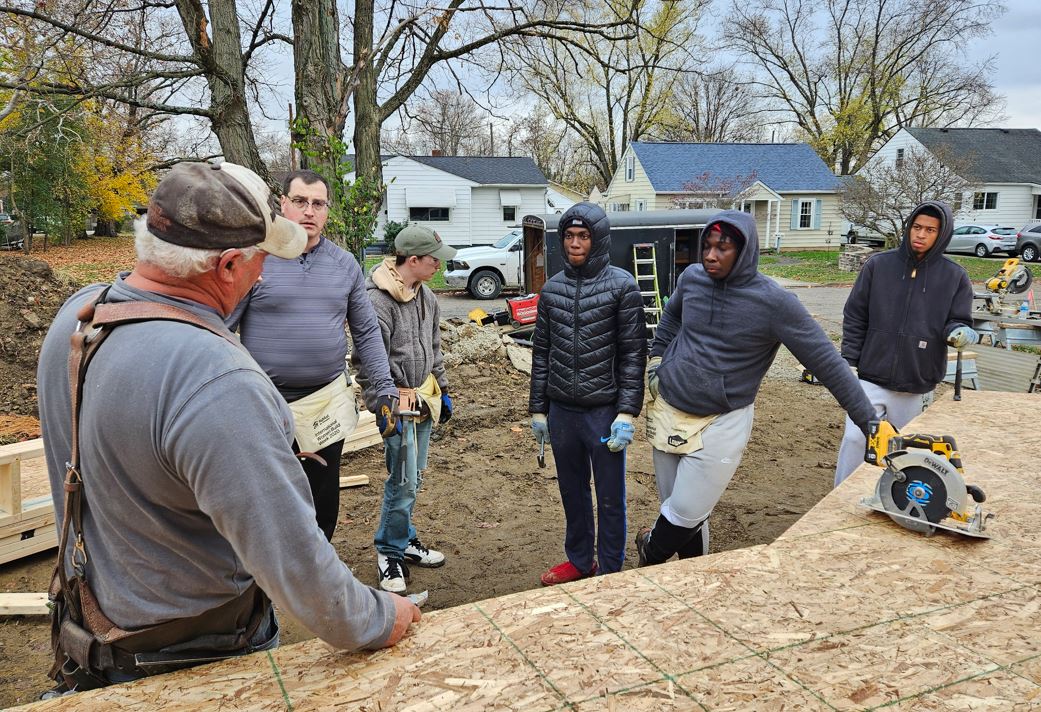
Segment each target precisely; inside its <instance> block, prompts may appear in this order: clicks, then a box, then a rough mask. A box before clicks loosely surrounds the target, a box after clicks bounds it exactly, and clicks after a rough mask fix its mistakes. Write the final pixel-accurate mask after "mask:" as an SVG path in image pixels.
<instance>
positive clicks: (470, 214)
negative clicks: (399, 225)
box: [347, 155, 548, 247]
mask: <svg viewBox="0 0 1041 712" xmlns="http://www.w3.org/2000/svg"><path fill="white" fill-rule="evenodd" d="M350 158H351V157H350V156H348V159H350ZM382 161H383V181H384V183H386V186H387V190H386V194H385V197H384V200H383V206H382V209H381V210H380V217H379V221H378V223H377V225H376V231H375V235H376V240H382V239H383V231H384V227H385V226H386V224H387V221H388V220H394V221H396V222H405V221H406V220H407V221H408V222H410V223H416V224H419V225H426V226H427V227H430V228H432V229H434V230H435V231H436V232H437V234H438V235H440V236H441V239H442V240H444V241H445V243H447V244H449V245H453V246H460V247H464V246H470V245H488V244H491V243H493V242H495V241H496V240H498V239H499V238H501V237H502V236H503V235H505V234H506V233H507V232H508V231H509V229H510V228H511V227H514V226H516V225H519V224H520V221H521V219H523V217H524V216H525V215H526V214H528V213H536V214H541V213H544V212H546V195H547V192H546V191H547V187H548V181H547V180H546V176H544V175H543V174H542V171H540V170H539V168H538V166H536V165H535V161H533V160H532V159H531V158H522V157H503V156H396V155H384V156H383V157H382ZM347 178H348V179H353V178H354V175H353V174H350V175H348V176H347Z"/></svg>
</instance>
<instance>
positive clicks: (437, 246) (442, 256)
mask: <svg viewBox="0 0 1041 712" xmlns="http://www.w3.org/2000/svg"><path fill="white" fill-rule="evenodd" d="M455 251H456V250H455V248H454V247H449V246H448V245H446V244H445V243H443V242H441V236H440V235H438V234H437V233H436V232H434V231H433V230H431V229H430V228H428V227H423V226H422V225H406V226H405V227H404V229H402V231H401V232H399V233H398V236H397V237H395V238H394V254H396V255H401V256H402V257H412V256H413V255H415V256H416V257H422V256H423V255H430V256H431V257H436V258H437V259H439V260H441V261H442V262H444V261H445V260H450V259H452V258H453V257H455Z"/></svg>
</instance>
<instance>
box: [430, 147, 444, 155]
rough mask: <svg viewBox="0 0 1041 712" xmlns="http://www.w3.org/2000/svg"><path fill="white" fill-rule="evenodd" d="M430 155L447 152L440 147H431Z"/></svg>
mask: <svg viewBox="0 0 1041 712" xmlns="http://www.w3.org/2000/svg"><path fill="white" fill-rule="evenodd" d="M430 155H431V156H443V155H445V152H444V151H442V150H441V149H440V148H432V149H430Z"/></svg>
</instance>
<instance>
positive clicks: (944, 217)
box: [899, 200, 954, 262]
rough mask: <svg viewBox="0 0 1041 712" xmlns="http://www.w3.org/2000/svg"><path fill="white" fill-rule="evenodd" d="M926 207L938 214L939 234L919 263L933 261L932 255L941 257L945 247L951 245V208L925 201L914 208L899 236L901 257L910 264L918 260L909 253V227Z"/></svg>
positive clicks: (952, 221)
mask: <svg viewBox="0 0 1041 712" xmlns="http://www.w3.org/2000/svg"><path fill="white" fill-rule="evenodd" d="M926 207H931V208H933V209H935V210H936V212H938V213H939V214H940V234H939V235H937V236H936V242H934V243H933V246H932V247H930V248H929V251H928V252H926V253H925V257H923V258H922V259H921V260H920V262H927V261H929V260H931V259H933V256H934V255H942V254H943V253H944V251H945V250H946V249H947V246H948V245H949V244H951V235H952V234H953V233H954V213H953V212H951V208H950V206H949V205H947V203H945V202H943V201H941V200H927V201H925V202H924V203H921V204H920V205H918V206H917V207H915V209H914V210H912V211H911V214H910V215H909V216H908V218H907V221H906V222H905V223H904V232H903V234H902V235H901V239H900V248H899V249H900V251H901V252H902V253H903V255H904V256H905V257H907V258H908V259H909V260H911V261H912V262H916V261H919V260H918V258H917V257H915V254H914V252H912V251H911V241H910V240H909V239H908V238H909V237H910V235H911V225H912V224H914V219H915V217H916V216H917V215H918V214H919V213H921V212H922V210H923V209H924V208H926Z"/></svg>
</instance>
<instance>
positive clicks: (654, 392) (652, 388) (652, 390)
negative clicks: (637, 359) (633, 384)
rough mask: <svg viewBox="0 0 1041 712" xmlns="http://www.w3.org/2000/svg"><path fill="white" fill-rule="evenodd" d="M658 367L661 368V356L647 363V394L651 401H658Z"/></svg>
mask: <svg viewBox="0 0 1041 712" xmlns="http://www.w3.org/2000/svg"><path fill="white" fill-rule="evenodd" d="M658 366H661V356H655V357H654V358H652V359H651V360H650V361H648V362H647V393H649V394H650V396H651V400H657V399H658Z"/></svg>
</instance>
